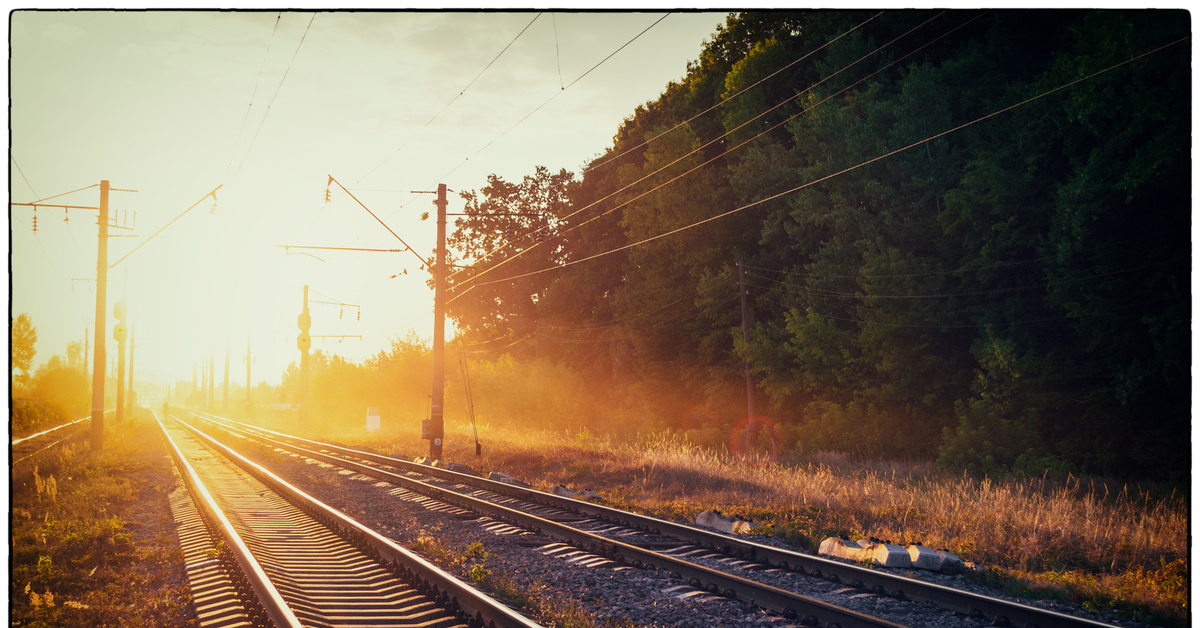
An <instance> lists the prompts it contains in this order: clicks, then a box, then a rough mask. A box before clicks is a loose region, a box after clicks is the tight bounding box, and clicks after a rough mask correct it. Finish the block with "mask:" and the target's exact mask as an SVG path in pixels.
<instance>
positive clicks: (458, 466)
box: [446, 462, 483, 478]
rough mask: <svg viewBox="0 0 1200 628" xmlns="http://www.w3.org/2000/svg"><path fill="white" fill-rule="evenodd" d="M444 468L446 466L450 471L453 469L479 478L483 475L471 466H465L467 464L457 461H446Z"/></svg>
mask: <svg viewBox="0 0 1200 628" xmlns="http://www.w3.org/2000/svg"><path fill="white" fill-rule="evenodd" d="M446 468H447V469H449V470H451V471H453V472H455V473H462V474H465V475H473V476H475V477H480V478H481V477H483V476H482V475H480V473H479V472H478V471H476V470H475V469H472V468H471V467H468V466H467V465H465V464H459V463H457V462H448V463H446Z"/></svg>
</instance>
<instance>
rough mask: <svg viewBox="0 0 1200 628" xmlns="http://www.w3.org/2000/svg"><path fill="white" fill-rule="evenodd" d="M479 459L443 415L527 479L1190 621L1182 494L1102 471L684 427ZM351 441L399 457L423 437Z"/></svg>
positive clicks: (463, 456) (523, 441)
mask: <svg viewBox="0 0 1200 628" xmlns="http://www.w3.org/2000/svg"><path fill="white" fill-rule="evenodd" d="M479 434H480V439H481V440H482V441H483V443H484V445H483V455H482V456H480V457H478V458H476V457H475V455H474V445H473V441H472V433H471V431H470V428H469V426H467V425H461V424H460V425H451V426H449V429H448V432H447V438H446V443H447V444H446V450H445V457H446V458H447V459H450V460H455V461H458V462H464V463H467V464H472V465H474V466H476V467H477V468H478V470H480V471H484V472H487V471H491V470H499V471H503V472H506V473H510V474H513V475H516V476H518V477H523V478H524V479H526V480H527V481H530V482H532V483H534V484H536V485H541V486H542V487H548V486H549V485H551V484H562V485H567V486H571V487H573V488H576V489H583V488H589V489H591V490H594V491H598V492H600V493H601V494H602V495H603V496H604V498H605V499H606V500H607V501H609V502H610V503H613V504H614V505H617V506H620V507H626V508H632V509H635V510H640V511H642V512H647V513H651V514H656V515H661V516H667V517H673V518H676V519H684V520H694V518H695V516H696V515H697V514H698V513H700V512H701V511H703V510H709V509H717V510H720V511H723V512H725V513H727V514H739V515H742V516H743V517H745V518H747V519H750V520H752V521H755V522H757V523H759V524H761V525H763V531H764V532H766V533H768V534H773V535H776V536H779V537H782V538H785V539H787V540H789V541H791V542H793V543H796V544H798V545H800V546H802V547H805V548H808V549H810V550H811V549H815V546H816V545H817V544H819V543H820V541H821V539H823V538H825V537H827V536H838V535H846V536H849V537H851V538H866V537H877V538H881V539H886V540H891V541H893V542H897V543H912V542H921V543H923V544H924V545H926V546H930V547H935V548H946V549H949V550H951V551H953V552H955V553H956V554H958V555H959V556H961V557H962V558H964V559H965V560H969V561H974V562H976V563H978V564H980V565H981V566H982V567H984V568H985V570H984V571H983V572H981V573H982V575H980V576H977V577H981V578H983V579H987V580H990V581H992V582H993V583H998V584H1001V585H1004V586H1007V587H1008V588H1009V589H1010V590H1012V592H1015V593H1026V594H1028V593H1030V592H1031V591H1035V592H1040V594H1041V595H1043V596H1050V597H1063V598H1070V599H1075V600H1076V601H1079V602H1083V603H1085V605H1087V606H1090V607H1093V608H1104V607H1110V608H1118V609H1124V610H1126V611H1129V612H1130V613H1133V614H1134V615H1140V616H1141V617H1143V618H1156V619H1158V620H1159V621H1163V622H1165V623H1168V624H1179V623H1180V622H1183V621H1186V616H1187V615H1186V612H1187V610H1186V609H1187V603H1188V598H1187V582H1188V559H1187V555H1188V529H1189V517H1188V503H1187V498H1186V497H1185V496H1183V495H1170V496H1167V497H1165V498H1163V497H1154V496H1152V492H1151V490H1150V489H1146V488H1137V487H1130V486H1128V485H1124V484H1114V483H1112V482H1106V481H1103V480H1101V479H1099V478H1080V477H1074V476H1068V477H1066V478H1060V479H1050V478H1044V477H1039V478H1023V477H1009V478H997V479H991V478H984V479H978V478H973V477H970V476H966V475H949V474H945V473H942V472H939V471H938V470H937V469H936V468H935V467H934V466H933V465H932V464H929V463H924V464H913V463H892V462H887V461H871V462H864V461H853V460H849V459H847V458H846V457H845V456H844V455H841V454H835V453H818V454H814V455H811V456H809V457H807V458H805V459H795V460H790V461H786V462H772V461H769V460H767V459H765V458H758V459H755V458H752V457H751V458H746V457H738V456H735V455H733V454H730V453H728V452H726V451H717V450H712V449H708V448H704V447H700V446H697V445H695V444H692V443H690V442H688V441H686V440H684V439H683V438H680V437H672V436H664V435H652V436H644V437H642V438H638V439H633V440H629V439H618V438H614V437H611V436H603V435H594V434H592V433H590V432H588V431H587V430H586V429H584V430H579V431H575V432H556V431H550V430H519V429H515V428H513V427H511V426H497V425H492V424H482V425H480V426H479ZM399 436H400V435H399V434H396V435H388V436H387V437H380V436H371V437H367V436H366V435H365V433H359V435H358V436H356V437H355V438H354V439H353V440H355V441H357V442H360V443H361V444H367V445H371V446H374V447H376V448H379V449H383V450H387V451H391V452H395V453H400V454H404V455H409V456H416V455H424V454H426V453H428V452H427V451H424V450H423V447H424V446H426V441H420V440H416V439H414V438H412V435H411V434H410V435H407V436H406V437H400V438H398V437H399Z"/></svg>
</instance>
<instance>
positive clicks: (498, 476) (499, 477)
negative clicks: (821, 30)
mask: <svg viewBox="0 0 1200 628" xmlns="http://www.w3.org/2000/svg"><path fill="white" fill-rule="evenodd" d="M487 477H488V479H489V480H493V481H495V482H504V483H505V484H512V485H513V486H520V487H522V488H530V486H529V483H527V482H523V481H521V480H518V479H517V478H514V477H513V476H511V475H509V474H507V473H500V472H499V471H492V472H491V473H489V474H488V476H487Z"/></svg>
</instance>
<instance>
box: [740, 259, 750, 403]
mask: <svg viewBox="0 0 1200 628" xmlns="http://www.w3.org/2000/svg"><path fill="white" fill-rule="evenodd" d="M737 267H738V286H739V288H740V289H741V290H740V291H741V293H742V343H743V344H745V345H746V346H747V347H749V346H750V323H749V317H750V309H749V308H748V307H746V269H745V267H743V266H742V262H741V260H738V263H737ZM743 366H744V368H745V369H746V416H747V417H752V416H754V380H752V379H751V378H750V363H749V362H743Z"/></svg>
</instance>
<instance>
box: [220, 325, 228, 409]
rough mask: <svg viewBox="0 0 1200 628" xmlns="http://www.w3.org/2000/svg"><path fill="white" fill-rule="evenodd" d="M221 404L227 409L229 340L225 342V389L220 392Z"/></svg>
mask: <svg viewBox="0 0 1200 628" xmlns="http://www.w3.org/2000/svg"><path fill="white" fill-rule="evenodd" d="M221 406H222V407H223V408H225V410H226V411H228V410H229V341H226V342H225V390H224V391H223V392H222V393H221Z"/></svg>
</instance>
